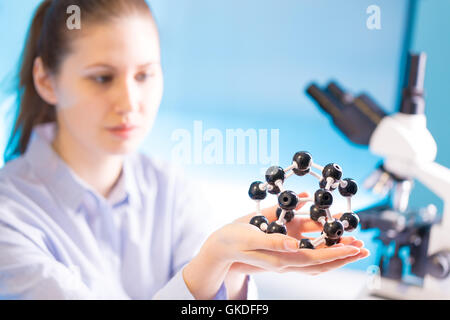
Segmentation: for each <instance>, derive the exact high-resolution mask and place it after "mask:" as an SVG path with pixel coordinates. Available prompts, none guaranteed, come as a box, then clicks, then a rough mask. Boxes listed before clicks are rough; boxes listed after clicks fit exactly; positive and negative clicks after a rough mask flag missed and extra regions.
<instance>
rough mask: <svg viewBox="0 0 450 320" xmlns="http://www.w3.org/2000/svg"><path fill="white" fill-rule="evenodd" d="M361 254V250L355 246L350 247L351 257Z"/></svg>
mask: <svg viewBox="0 0 450 320" xmlns="http://www.w3.org/2000/svg"><path fill="white" fill-rule="evenodd" d="M360 252H361V250H360V249H359V248H357V247H353V246H349V255H350V256H356V255H357V254H359V253H360Z"/></svg>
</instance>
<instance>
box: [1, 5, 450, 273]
mask: <svg viewBox="0 0 450 320" xmlns="http://www.w3.org/2000/svg"><path fill="white" fill-rule="evenodd" d="M38 3H39V1H37V0H27V1H25V0H21V1H7V0H0V30H1V38H0V43H1V45H2V50H0V79H2V80H3V81H2V85H1V87H0V99H1V100H0V106H1V107H0V116H1V117H0V125H1V128H2V129H3V130H2V132H0V150H1V149H2V148H3V147H4V144H5V141H6V139H7V134H8V132H9V129H10V126H11V124H12V118H11V116H7V113H8V110H9V111H11V110H14V105H12V106H11V104H10V100H8V99H10V97H11V88H13V84H14V81H15V77H14V71H15V70H16V68H17V65H18V59H19V55H20V52H21V50H22V46H23V41H24V38H25V33H26V30H27V28H28V25H29V22H30V19H31V16H32V13H33V11H34V9H35V8H36V6H37V4H38ZM150 3H151V6H152V9H153V11H154V15H155V17H156V19H157V22H158V25H159V29H160V36H161V45H162V63H163V71H164V78H165V92H164V97H163V101H162V104H161V108H160V112H159V114H158V118H157V120H156V123H155V126H154V128H153V130H152V132H151V134H150V135H149V136H148V138H147V140H146V142H145V143H144V144H143V146H142V150H143V151H144V152H146V153H148V154H151V155H153V156H155V157H160V158H164V159H167V160H173V159H172V158H171V152H172V150H173V148H174V146H175V144H176V142H175V141H173V140H172V139H171V135H172V133H173V132H174V131H175V130H177V129H186V130H188V131H189V132H191V134H193V124H194V121H195V120H198V121H201V122H202V125H203V130H204V131H205V130H207V129H218V130H219V132H221V133H222V135H223V137H225V132H226V129H237V128H242V129H244V130H247V129H255V130H259V129H267V130H269V132H270V130H271V129H278V130H279V151H278V153H279V164H280V165H281V166H287V165H288V164H289V163H290V161H291V158H292V155H293V154H294V153H295V152H296V151H299V150H308V151H310V152H311V153H312V155H313V157H314V159H315V160H316V161H317V162H318V163H319V164H322V165H323V164H326V163H328V162H337V163H339V164H340V165H341V166H342V167H343V169H344V174H345V175H346V176H351V177H353V178H354V179H356V180H357V181H358V182H359V183H360V185H361V184H362V181H363V180H364V178H366V177H367V176H368V175H369V174H370V172H371V171H372V170H373V168H374V167H375V165H376V164H377V163H378V162H379V160H380V159H379V158H378V157H376V156H374V155H372V154H371V153H370V152H369V151H368V150H367V148H364V147H360V146H356V145H354V144H351V143H350V142H349V141H347V140H346V138H345V137H344V136H343V135H342V134H340V133H339V132H338V131H336V130H335V129H334V127H333V126H332V125H331V123H330V121H329V119H328V117H327V116H326V115H325V114H324V113H322V112H321V111H319V110H318V108H317V107H316V105H315V104H314V103H312V101H311V100H310V99H309V98H307V96H306V95H305V92H304V91H305V88H306V86H307V85H308V84H309V83H310V82H311V81H316V82H318V83H319V84H321V85H324V84H326V83H327V82H328V81H329V80H331V79H337V80H338V81H339V82H340V83H341V84H342V85H343V86H344V88H347V89H349V90H350V91H351V92H352V93H355V94H356V93H360V92H362V91H365V92H368V93H369V94H370V95H371V96H372V97H374V98H375V100H376V101H377V102H378V103H379V104H380V105H381V106H383V107H384V109H385V110H386V111H387V112H393V111H395V110H396V109H397V106H398V99H399V87H400V86H401V81H402V76H403V66H404V64H405V60H404V58H405V52H406V50H407V49H409V48H410V49H413V50H416V51H417V50H423V51H426V53H427V54H428V62H427V74H426V81H425V89H426V92H427V97H426V99H427V109H426V115H427V117H428V128H429V130H430V131H431V133H432V134H433V136H434V137H435V139H436V142H437V144H438V155H437V161H438V162H439V163H441V164H443V165H445V166H447V167H449V166H450V151H449V146H450V143H449V138H448V136H447V132H448V121H449V120H450V117H449V111H448V106H447V100H446V96H447V95H446V92H448V90H449V88H450V86H449V84H450V66H449V64H448V63H447V57H450V41H449V39H448V34H449V31H450V21H449V19H448V18H447V17H448V13H449V12H450V2H449V1H447V0H433V1H417V11H416V12H415V14H414V15H413V17H414V24H413V25H414V28H413V34H412V37H411V39H410V41H407V40H408V33H407V28H406V26H407V18H408V8H409V4H410V1H409V0H396V1H392V0H370V1H366V0H345V1H335V0H316V1H310V0H303V1H298V0H295V1H294V0H284V1H256V0H246V1H238V0H227V1H222V0H216V1H209V0H196V1H188V0H153V1H150ZM372 4H376V5H378V6H379V7H380V9H381V30H369V29H368V28H367V27H366V20H367V18H368V16H369V15H368V14H367V13H366V9H367V7H368V6H369V5H372ZM405 44H406V46H407V47H405ZM408 47H409V48H408ZM12 92H14V91H12ZM269 141H270V139H269ZM204 145H207V142H204ZM181 164H182V165H184V166H185V169H186V171H187V173H188V174H189V175H190V176H191V177H192V178H195V179H198V180H199V181H202V182H203V183H205V184H207V185H208V186H209V187H208V189H209V190H210V194H209V195H208V197H209V198H210V199H212V200H213V201H215V203H216V205H217V209H218V212H219V215H220V219H218V221H220V223H222V222H223V221H229V220H230V219H232V218H234V217H237V216H240V215H243V214H246V213H248V212H249V210H253V203H251V200H249V199H248V196H247V189H248V185H249V184H250V182H252V181H254V180H260V179H262V178H263V174H262V171H261V170H263V169H265V168H266V167H268V165H266V164H261V163H258V164H248V163H247V164H242V165H240V164H210V165H206V164H187V163H181ZM310 178H311V179H309V178H306V177H305V178H297V179H294V178H293V180H292V181H290V180H289V187H290V188H292V189H294V190H296V191H299V192H300V191H303V190H307V191H309V192H310V193H311V192H313V191H314V190H315V188H316V181H315V180H314V179H313V178H312V177H310ZM360 190H361V192H360V193H359V194H358V196H357V197H356V198H355V204H354V205H355V209H361V208H363V207H365V206H368V205H370V204H373V203H374V202H376V201H378V200H380V198H378V197H377V196H375V195H373V194H371V193H370V192H369V191H367V190H363V188H362V187H361V188H360ZM430 202H433V203H435V204H436V205H437V206H438V208H440V209H441V208H442V204H441V203H440V200H439V199H438V198H437V197H435V196H434V195H433V194H431V192H429V191H428V190H426V189H425V188H424V187H423V186H422V185H420V184H416V189H415V190H414V192H413V194H412V197H411V205H412V206H424V205H426V204H428V203H430ZM267 204H270V202H268V203H267ZM374 235H376V231H367V232H360V231H357V234H356V236H357V237H359V238H361V239H363V240H364V241H365V243H366V246H367V247H368V248H369V249H370V250H371V251H372V255H371V256H370V257H369V258H368V259H365V260H363V261H360V262H357V263H354V264H351V265H349V266H347V268H356V269H361V270H366V269H367V267H369V266H370V265H372V264H374V263H375V259H376V248H377V244H376V242H373V241H372V240H371V239H372V237H373V236H374Z"/></svg>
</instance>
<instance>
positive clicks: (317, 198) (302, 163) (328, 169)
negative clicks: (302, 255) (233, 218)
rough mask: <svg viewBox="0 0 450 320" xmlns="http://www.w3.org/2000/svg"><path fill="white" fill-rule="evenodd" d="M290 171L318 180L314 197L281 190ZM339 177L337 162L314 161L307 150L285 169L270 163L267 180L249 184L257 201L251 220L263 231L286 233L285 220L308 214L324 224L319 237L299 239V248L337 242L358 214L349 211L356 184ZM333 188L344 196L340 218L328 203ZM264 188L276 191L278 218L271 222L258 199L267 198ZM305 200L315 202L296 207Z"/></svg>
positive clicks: (357, 221)
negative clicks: (304, 209)
mask: <svg viewBox="0 0 450 320" xmlns="http://www.w3.org/2000/svg"><path fill="white" fill-rule="evenodd" d="M312 168H316V169H318V170H320V171H322V175H319V174H317V173H316V172H314V171H312V170H311V169H312ZM291 170H292V171H291ZM293 174H296V175H297V176H304V175H306V174H310V175H312V176H314V177H316V178H317V179H318V180H319V187H320V189H318V190H317V191H316V192H315V193H314V197H313V198H310V197H305V198H302V197H298V196H297V194H296V193H295V192H293V191H290V190H284V188H283V182H284V181H285V180H286V179H287V178H289V177H290V176H292V175H293ZM341 177H342V169H341V167H340V166H339V165H337V164H335V163H330V164H327V165H326V166H325V167H322V166H320V165H318V164H316V163H314V162H313V160H312V156H311V154H310V153H309V152H305V151H300V152H297V153H296V154H295V155H294V157H293V159H292V165H290V166H289V167H287V168H286V169H283V168H281V167H279V166H272V167H270V168H268V169H267V171H266V182H264V183H263V182H262V181H255V182H253V183H252V184H251V185H250V188H249V190H248V194H249V196H250V198H251V199H253V200H255V202H256V214H255V216H253V217H252V219H251V220H250V224H252V225H254V226H256V227H258V228H259V229H260V230H261V231H263V232H266V233H282V234H287V229H286V224H287V223H289V222H290V221H291V220H292V219H293V218H294V216H295V215H300V214H309V215H310V217H311V219H312V220H314V221H316V222H319V223H321V224H322V225H323V231H322V233H321V235H320V237H318V238H316V239H314V240H310V239H301V240H300V242H299V248H300V249H303V248H307V249H314V248H316V247H317V246H319V245H321V244H322V243H324V242H325V244H326V245H327V246H332V245H334V244H336V243H338V242H339V241H340V239H341V237H342V235H343V233H344V230H345V231H347V232H351V231H353V230H355V229H356V227H357V226H358V223H359V217H358V216H357V215H356V214H355V213H354V212H353V211H352V206H351V197H352V196H354V195H355V194H356V192H357V191H358V186H357V184H356V182H355V181H354V180H353V179H350V178H345V179H341ZM336 188H338V189H339V193H340V194H341V195H342V196H343V197H345V198H346V199H347V211H346V212H345V213H344V214H343V215H342V216H341V218H340V219H339V220H338V219H335V218H333V217H332V216H331V213H330V206H331V205H332V204H333V195H332V192H333V191H334V190H336ZM267 192H269V193H271V194H276V195H278V205H279V207H278V208H277V210H276V214H277V217H278V220H275V221H273V222H271V223H269V221H268V220H267V218H266V217H265V216H263V215H262V214H261V206H260V202H261V200H263V199H265V198H266V196H267ZM308 201H311V202H314V204H313V205H312V206H311V208H310V210H309V212H308V213H301V212H300V211H298V210H295V208H296V207H297V205H298V204H299V203H301V202H308Z"/></svg>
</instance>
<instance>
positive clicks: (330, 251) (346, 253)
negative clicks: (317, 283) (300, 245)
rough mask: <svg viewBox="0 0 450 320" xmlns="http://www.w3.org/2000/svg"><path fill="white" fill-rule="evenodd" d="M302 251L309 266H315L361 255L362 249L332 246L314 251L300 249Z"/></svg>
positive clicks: (348, 246) (349, 246)
mask: <svg viewBox="0 0 450 320" xmlns="http://www.w3.org/2000/svg"><path fill="white" fill-rule="evenodd" d="M300 251H304V252H303V254H304V256H305V258H306V260H307V263H308V264H309V265H315V264H322V263H326V262H330V261H334V260H338V259H344V258H347V257H351V256H355V255H357V254H359V253H360V251H361V249H360V248H358V247H355V246H351V245H344V246H342V247H335V246H331V247H326V248H316V249H313V250H311V249H300Z"/></svg>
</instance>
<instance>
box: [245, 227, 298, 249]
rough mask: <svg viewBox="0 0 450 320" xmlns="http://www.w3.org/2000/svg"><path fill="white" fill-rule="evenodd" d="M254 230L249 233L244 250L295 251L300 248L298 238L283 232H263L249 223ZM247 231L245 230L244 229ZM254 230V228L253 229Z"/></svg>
mask: <svg viewBox="0 0 450 320" xmlns="http://www.w3.org/2000/svg"><path fill="white" fill-rule="evenodd" d="M248 226H249V228H251V229H254V232H251V233H247V236H248V238H247V242H246V243H245V247H244V248H243V250H247V251H248V250H270V251H291V252H295V251H297V250H298V248H299V242H298V240H297V239H295V238H293V237H290V236H287V235H284V234H281V233H270V234H266V233H264V232H261V231H260V230H259V229H257V228H256V227H255V226H252V225H248ZM243 231H244V232H245V230H243ZM252 231H253V230H252Z"/></svg>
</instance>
